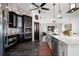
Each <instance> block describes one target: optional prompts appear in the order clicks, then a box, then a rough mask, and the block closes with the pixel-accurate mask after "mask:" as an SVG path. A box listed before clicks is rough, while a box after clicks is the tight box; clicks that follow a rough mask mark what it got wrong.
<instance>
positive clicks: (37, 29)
mask: <svg viewBox="0 0 79 59" xmlns="http://www.w3.org/2000/svg"><path fill="white" fill-rule="evenodd" d="M34 39H35V40H39V23H38V22H34Z"/></svg>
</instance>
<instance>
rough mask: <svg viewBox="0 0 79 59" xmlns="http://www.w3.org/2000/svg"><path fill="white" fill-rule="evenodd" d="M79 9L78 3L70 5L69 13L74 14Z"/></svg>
mask: <svg viewBox="0 0 79 59" xmlns="http://www.w3.org/2000/svg"><path fill="white" fill-rule="evenodd" d="M78 9H79V8H78V7H77V4H76V3H69V11H68V12H67V13H73V12H75V11H77V10H78Z"/></svg>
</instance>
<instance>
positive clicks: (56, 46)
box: [51, 37, 67, 56]
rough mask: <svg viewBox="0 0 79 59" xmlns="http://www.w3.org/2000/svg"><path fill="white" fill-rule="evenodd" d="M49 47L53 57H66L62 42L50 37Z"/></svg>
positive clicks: (64, 45) (65, 48) (65, 49)
mask: <svg viewBox="0 0 79 59" xmlns="http://www.w3.org/2000/svg"><path fill="white" fill-rule="evenodd" d="M51 46H52V55H53V56H67V44H65V43H64V42H62V41H59V40H58V39H56V38H54V37H52V38H51Z"/></svg>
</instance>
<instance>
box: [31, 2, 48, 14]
mask: <svg viewBox="0 0 79 59" xmlns="http://www.w3.org/2000/svg"><path fill="white" fill-rule="evenodd" d="M45 4H46V3H42V4H41V5H40V6H38V5H37V4H35V3H32V5H34V6H35V7H37V8H34V9H31V10H30V11H33V10H36V9H38V12H39V13H41V10H49V9H48V8H45V7H43V6H44V5H45Z"/></svg>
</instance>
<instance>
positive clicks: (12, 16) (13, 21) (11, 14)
mask: <svg viewBox="0 0 79 59" xmlns="http://www.w3.org/2000/svg"><path fill="white" fill-rule="evenodd" d="M9 27H12V28H13V27H14V28H16V27H17V14H16V13H14V12H12V11H9Z"/></svg>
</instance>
